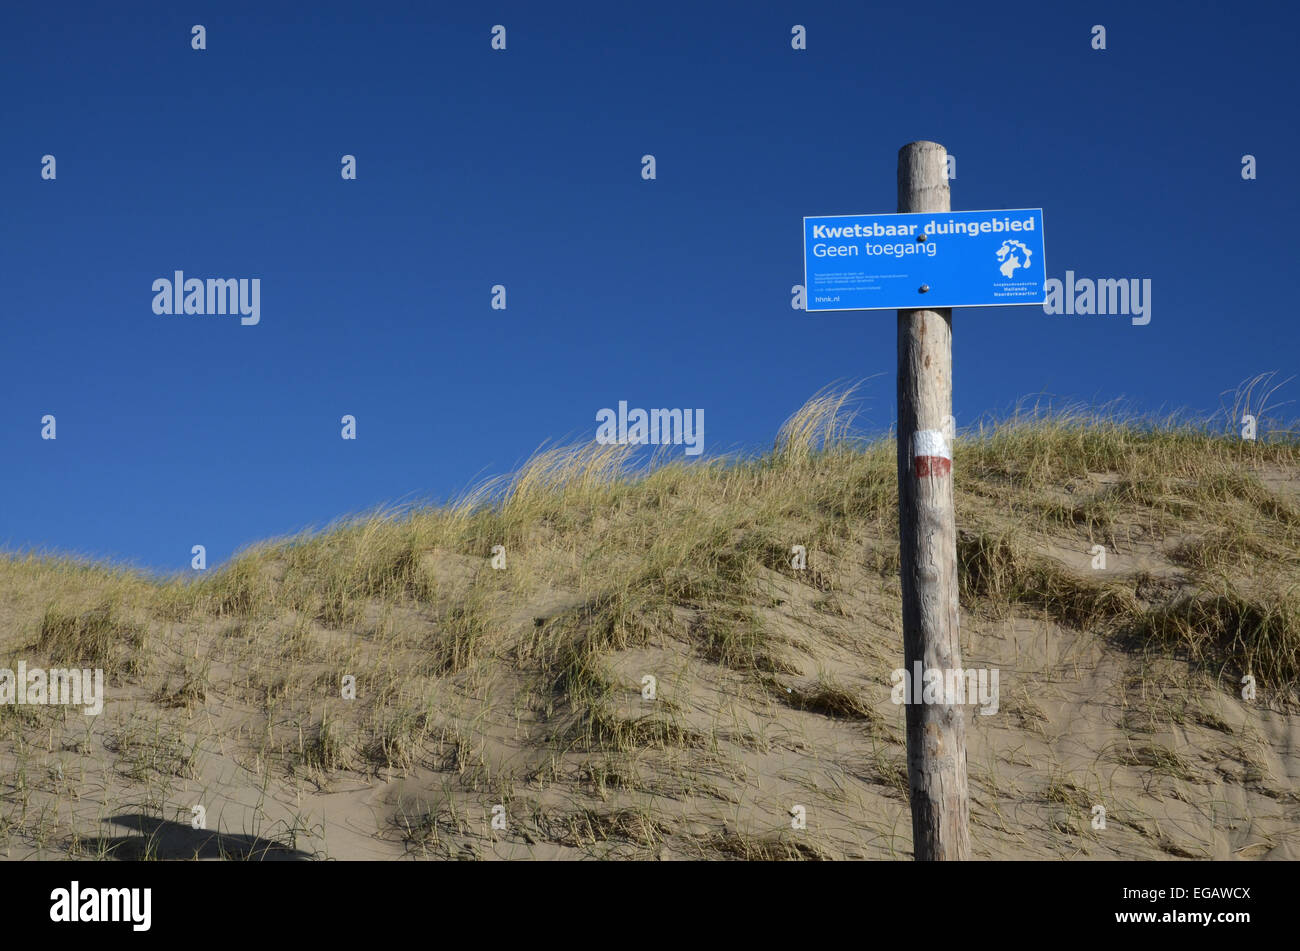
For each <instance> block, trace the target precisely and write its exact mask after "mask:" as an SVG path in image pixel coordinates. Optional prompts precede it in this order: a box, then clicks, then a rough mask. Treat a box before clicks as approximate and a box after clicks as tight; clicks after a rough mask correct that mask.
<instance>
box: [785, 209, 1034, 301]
mask: <svg viewBox="0 0 1300 951" xmlns="http://www.w3.org/2000/svg"><path fill="white" fill-rule="evenodd" d="M803 262H804V263H803V270H804V282H803V286H804V293H805V298H806V309H807V310H808V311H809V312H810V313H812V312H814V311H822V310H908V309H912V308H917V307H1005V306H1007V305H1009V304H1038V305H1040V306H1041V305H1042V303H1043V302H1044V301H1045V300H1046V299H1047V286H1046V284H1047V268H1046V267H1045V265H1044V261H1043V211H1042V209H1041V208H1003V209H999V210H996V211H942V212H936V213H933V214H931V213H925V214H905V215H832V216H827V217H820V218H805V219H804V220H803Z"/></svg>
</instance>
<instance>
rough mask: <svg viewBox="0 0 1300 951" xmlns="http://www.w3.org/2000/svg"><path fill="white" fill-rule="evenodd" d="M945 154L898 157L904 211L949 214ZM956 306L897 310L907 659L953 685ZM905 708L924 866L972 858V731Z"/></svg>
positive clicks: (917, 151)
mask: <svg viewBox="0 0 1300 951" xmlns="http://www.w3.org/2000/svg"><path fill="white" fill-rule="evenodd" d="M946 159H947V151H946V150H945V149H944V147H943V146H942V145H939V144H938V143H937V142H912V143H911V144H909V145H905V146H903V147H902V148H901V149H900V150H899V152H898V210H899V211H900V212H946V211H949V210H951V204H950V199H949V192H948V176H947V162H946ZM951 418H952V308H939V309H937V310H900V311H899V312H898V537H899V543H900V555H901V559H900V561H901V571H902V587H903V657H904V662H905V665H906V668H907V676H908V678H909V679H911V678H912V677H913V672H914V671H915V670H916V669H917V668H916V664H917V663H918V662H919V663H920V664H921V670H922V671H930V670H935V671H938V672H939V673H940V674H942V675H943V676H944V682H945V683H946V682H947V681H948V677H949V676H950V673H949V672H955V671H960V670H961V669H962V667H961V644H960V643H959V642H958V637H957V526H956V519H955V517H954V515H953V499H952V446H951V444H950V440H951V438H952V436H953V428H952V424H951V423H950V420H951ZM910 700H911V702H909V703H908V704H907V705H906V708H905V709H906V711H907V776H908V783H909V785H910V786H911V798H912V844H913V851H914V854H915V858H916V859H917V860H918V861H931V860H936V859H966V858H969V857H970V829H969V810H970V806H969V802H968V797H967V789H966V725H965V722H964V720H963V716H962V708H961V707H960V706H955V705H947V704H945V703H942V702H941V703H923V702H921V701H922V697H921V696H917V695H915V694H913V695H912V696H911V697H910Z"/></svg>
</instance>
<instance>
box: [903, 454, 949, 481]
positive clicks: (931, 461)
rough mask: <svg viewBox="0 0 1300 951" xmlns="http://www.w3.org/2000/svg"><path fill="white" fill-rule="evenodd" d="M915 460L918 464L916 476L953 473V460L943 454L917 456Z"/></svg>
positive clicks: (919, 477) (920, 477)
mask: <svg viewBox="0 0 1300 951" xmlns="http://www.w3.org/2000/svg"><path fill="white" fill-rule="evenodd" d="M913 462H914V463H915V465H916V477H917V478H918V479H923V478H926V477H927V476H933V477H935V478H938V477H939V476H946V475H952V460H951V459H945V458H944V457H943V456H915V457H914V458H913Z"/></svg>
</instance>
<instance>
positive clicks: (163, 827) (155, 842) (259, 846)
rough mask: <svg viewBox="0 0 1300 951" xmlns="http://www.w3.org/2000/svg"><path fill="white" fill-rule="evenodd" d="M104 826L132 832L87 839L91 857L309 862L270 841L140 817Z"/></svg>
mask: <svg viewBox="0 0 1300 951" xmlns="http://www.w3.org/2000/svg"><path fill="white" fill-rule="evenodd" d="M104 822H106V823H111V824H112V825H115V826H121V827H122V828H124V829H129V830H131V831H129V832H128V833H127V834H126V835H119V836H101V837H98V838H95V839H90V840H89V841H86V842H84V843H83V848H84V849H85V850H86V851H88V852H90V853H92V854H96V855H104V856H105V857H107V858H113V859H122V860H124V861H139V860H140V859H147V858H151V859H229V860H236V861H245V860H248V861H254V862H304V861H309V860H311V858H312V856H311V854H310V853H307V852H303V851H301V850H299V849H292V848H289V847H288V846H286V845H282V844H281V843H279V842H276V841H274V840H272V839H263V838H260V837H258V836H254V835H231V834H230V833H226V832H217V831H214V830H212V829H194V828H191V827H190V826H189V825H187V824H185V823H181V822H169V821H167V820H165V819H155V818H152V817H150V816H143V815H139V814H125V815H118V816H113V817H112V818H111V819H105V820H104Z"/></svg>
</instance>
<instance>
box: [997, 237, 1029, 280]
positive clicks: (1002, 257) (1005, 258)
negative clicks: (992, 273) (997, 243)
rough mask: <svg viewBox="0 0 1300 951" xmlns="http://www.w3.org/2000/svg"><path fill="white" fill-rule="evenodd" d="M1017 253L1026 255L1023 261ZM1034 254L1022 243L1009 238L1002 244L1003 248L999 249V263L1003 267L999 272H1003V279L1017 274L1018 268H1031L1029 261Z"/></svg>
mask: <svg viewBox="0 0 1300 951" xmlns="http://www.w3.org/2000/svg"><path fill="white" fill-rule="evenodd" d="M1017 251H1019V252H1020V254H1023V255H1024V258H1023V259H1021V258H1020V257H1018V256H1017V254H1016V252H1017ZM1033 254H1034V252H1032V251H1030V250H1029V249H1028V248H1027V247H1025V246H1024V244H1023V243H1022V242H1020V241H1016V240H1013V239H1011V238H1008V239H1007V240H1006V241H1003V242H1002V247H1000V248H998V262H999V264H1000V265H1001V266H1000V267H999V268H998V270H999V271H1001V272H1002V276H1003V277H1007V278H1009V277H1011V275H1012V274H1014V273H1016V268H1027V267H1029V259H1030V258H1031V257H1032V256H1033Z"/></svg>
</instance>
